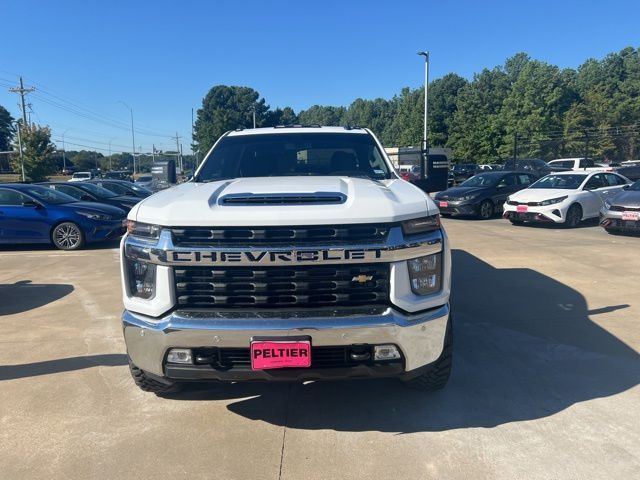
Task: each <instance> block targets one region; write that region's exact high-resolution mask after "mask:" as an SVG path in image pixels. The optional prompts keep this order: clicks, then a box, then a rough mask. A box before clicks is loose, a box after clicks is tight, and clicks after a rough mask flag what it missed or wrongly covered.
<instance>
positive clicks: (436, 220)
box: [402, 214, 440, 235]
mask: <svg viewBox="0 0 640 480" xmlns="http://www.w3.org/2000/svg"><path fill="white" fill-rule="evenodd" d="M439 228H440V215H438V214H436V215H431V216H429V217H420V218H414V219H412V220H407V221H405V222H402V232H403V233H404V234H405V235H415V234H416V233H426V232H432V231H434V230H438V229H439Z"/></svg>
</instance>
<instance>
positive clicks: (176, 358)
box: [167, 348, 193, 363]
mask: <svg viewBox="0 0 640 480" xmlns="http://www.w3.org/2000/svg"><path fill="white" fill-rule="evenodd" d="M167 362H169V363H193V360H192V358H191V350H189V349H188V348H172V349H171V350H169V354H168V355H167Z"/></svg>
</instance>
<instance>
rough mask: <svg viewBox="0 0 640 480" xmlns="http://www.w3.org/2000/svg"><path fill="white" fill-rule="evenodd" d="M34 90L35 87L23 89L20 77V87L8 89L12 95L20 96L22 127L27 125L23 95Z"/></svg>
mask: <svg viewBox="0 0 640 480" xmlns="http://www.w3.org/2000/svg"><path fill="white" fill-rule="evenodd" d="M35 90H36V87H29V88H24V83H23V82H22V77H20V86H19V87H15V88H10V89H9V91H10V92H12V93H17V94H19V95H20V103H21V105H22V122H23V124H24V125H27V107H26V106H25V103H24V95H25V93H31V92H34V91H35Z"/></svg>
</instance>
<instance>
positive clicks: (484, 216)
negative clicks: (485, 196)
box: [478, 200, 495, 220]
mask: <svg viewBox="0 0 640 480" xmlns="http://www.w3.org/2000/svg"><path fill="white" fill-rule="evenodd" d="M494 213H495V208H494V206H493V202H492V201H491V200H483V201H482V203H480V206H479V207H478V218H480V219H481V220H489V219H490V218H491V217H493V214H494Z"/></svg>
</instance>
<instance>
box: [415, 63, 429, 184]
mask: <svg viewBox="0 0 640 480" xmlns="http://www.w3.org/2000/svg"><path fill="white" fill-rule="evenodd" d="M418 55H420V56H422V57H424V131H423V134H422V154H423V155H422V161H421V162H420V178H421V179H424V174H425V161H426V160H427V158H428V156H429V120H428V119H429V52H418Z"/></svg>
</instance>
